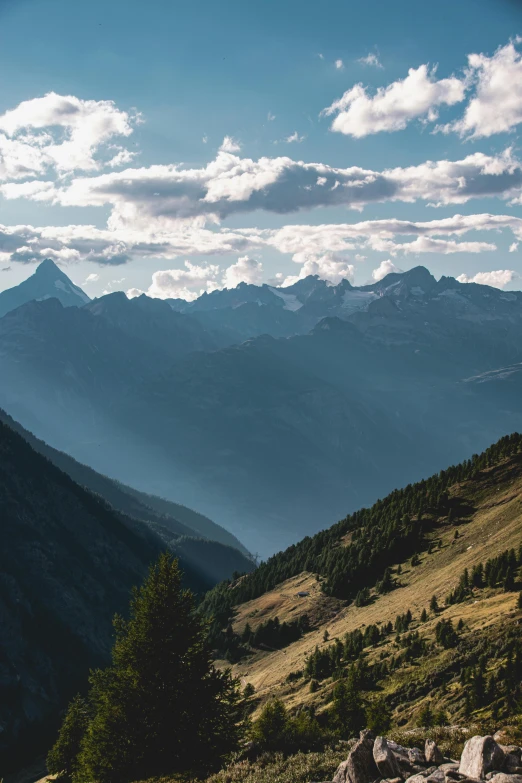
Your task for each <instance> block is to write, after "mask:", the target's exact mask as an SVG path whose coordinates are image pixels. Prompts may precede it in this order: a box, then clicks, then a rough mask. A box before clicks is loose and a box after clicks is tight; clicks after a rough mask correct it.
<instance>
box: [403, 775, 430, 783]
mask: <svg viewBox="0 0 522 783" xmlns="http://www.w3.org/2000/svg"><path fill="white" fill-rule="evenodd" d="M405 783H426V777H425V776H424V775H421V774H420V773H419V774H417V775H412V776H411V778H407V779H406V781H405Z"/></svg>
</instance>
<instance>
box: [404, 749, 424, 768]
mask: <svg viewBox="0 0 522 783" xmlns="http://www.w3.org/2000/svg"><path fill="white" fill-rule="evenodd" d="M408 758H409V760H410V761H411V763H412V764H424V763H425V762H426V759H425V758H424V753H423V752H422V750H421V749H420V748H408Z"/></svg>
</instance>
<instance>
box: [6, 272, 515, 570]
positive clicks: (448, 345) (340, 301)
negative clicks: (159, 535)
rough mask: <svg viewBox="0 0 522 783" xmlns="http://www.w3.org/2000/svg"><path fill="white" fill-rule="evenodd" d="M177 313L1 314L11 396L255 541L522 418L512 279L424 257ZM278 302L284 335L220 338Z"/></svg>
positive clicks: (291, 533)
mask: <svg viewBox="0 0 522 783" xmlns="http://www.w3.org/2000/svg"><path fill="white" fill-rule="evenodd" d="M290 289H291V290H290ZM256 297H257V299H259V302H261V304H258V303H257V299H256ZM289 297H293V298H290V299H289ZM175 304H176V306H179V302H177V303H175ZM214 305H215V306H214ZM221 305H223V306H221ZM245 308H246V310H248V313H249V314H248V317H247V318H246V319H245V320H242V311H243V309H245ZM266 308H268V309H266ZM270 308H273V311H272V310H271V309H270ZM184 309H186V312H185V313H181V314H180V313H177V312H174V311H172V309H169V305H168V303H166V302H155V301H152V300H150V299H147V297H140V298H138V299H136V300H132V301H131V302H128V301H127V300H125V299H124V298H123V297H122V295H118V296H109V297H104V298H102V299H100V300H96V301H95V302H93V303H90V304H88V305H87V306H86V307H84V308H81V309H78V308H63V307H61V306H60V304H59V303H58V302H57V301H56V300H49V301H44V302H32V303H29V304H27V305H25V306H23V307H21V308H19V309H17V310H16V311H14V312H12V313H9V314H7V315H6V316H4V318H2V319H0V372H2V377H3V378H4V379H5V383H4V384H2V386H1V388H0V405H2V406H3V407H4V408H5V409H6V410H7V411H8V412H9V413H11V414H12V415H13V416H14V417H15V418H16V419H18V420H19V421H21V423H22V424H23V425H24V426H26V427H28V428H29V429H30V430H31V431H33V432H34V433H35V434H36V435H37V436H38V437H41V438H43V439H44V440H46V441H47V442H49V443H51V444H52V445H53V446H54V447H56V448H59V449H60V450H63V451H65V452H67V453H69V454H71V455H72V456H73V457H74V458H75V459H77V460H79V461H81V462H82V463H86V464H88V465H90V466H91V467H93V468H94V469H95V470H97V471H99V472H101V473H104V474H106V475H109V476H110V477H111V478H113V479H116V480H118V481H121V482H123V483H125V484H130V485H132V486H134V487H136V488H137V489H139V490H140V491H144V492H147V493H153V494H155V495H160V496H162V497H165V498H168V499H169V500H174V501H175V502H177V503H182V504H184V505H186V506H189V507H194V508H197V509H198V511H201V512H202V513H204V514H206V515H208V516H210V517H212V518H213V519H215V520H216V521H217V522H218V523H220V524H221V525H223V526H225V527H227V528H228V529H229V530H230V531H232V532H233V533H234V534H235V535H236V536H237V537H238V538H240V539H241V540H242V541H243V542H244V543H245V544H246V546H247V547H248V549H250V550H251V551H256V552H259V553H261V554H262V555H263V556H266V555H268V554H270V553H272V552H274V551H276V550H278V549H280V548H282V547H285V546H287V545H288V544H289V543H291V542H292V541H296V540H298V539H299V538H300V537H302V536H303V535H305V534H307V533H314V532H315V531H317V529H318V526H319V525H321V524H325V523H326V522H328V521H331V520H333V519H335V518H338V517H339V516H340V515H341V514H343V513H346V511H347V510H354V509H356V508H357V507H360V506H361V505H365V504H369V503H372V502H374V501H375V500H376V498H377V497H379V496H382V495H383V494H385V493H386V492H389V491H391V490H392V489H393V488H394V487H397V486H401V485H404V484H405V483H407V482H408V481H412V480H417V479H420V478H422V477H423V476H427V475H429V474H430V473H432V472H433V471H435V470H438V469H440V468H441V467H443V466H444V465H445V464H448V463H450V462H455V461H459V460H461V459H464V458H466V457H467V456H469V455H470V454H471V453H473V451H479V450H481V449H483V448H485V447H486V446H487V444H488V443H491V442H492V441H494V440H496V439H497V438H498V437H500V436H501V435H502V434H503V433H505V432H509V431H512V430H514V429H522V411H521V409H520V405H519V388H518V387H519V385H520V380H521V379H522V374H521V373H520V372H519V368H520V366H521V365H522V347H521V346H522V294H521V293H519V292H510V293H506V292H503V291H499V290H497V289H493V288H490V287H488V286H479V285H475V284H462V283H459V282H458V281H456V280H454V279H452V278H442V279H441V280H440V281H436V280H435V278H433V277H432V275H430V273H429V272H428V271H427V270H426V269H424V268H423V267H417V268H416V269H412V270H410V271H409V272H406V273H404V274H392V275H388V276H387V277H386V278H384V279H383V280H381V281H379V282H378V283H375V284H372V285H371V286H363V287H361V288H355V287H353V286H351V285H350V283H348V282H347V281H343V282H342V283H340V284H339V285H338V286H328V285H326V283H324V282H322V281H319V280H317V278H313V277H312V278H307V279H306V280H302V281H299V283H296V285H295V286H291V287H290V288H289V289H283V290H281V289H275V288H274V289H272V288H271V287H270V286H264V287H263V286H261V287H256V286H238V288H237V289H233V290H225V291H219V292H214V293H212V294H208V295H206V296H202V297H200V299H198V300H196V302H195V303H191V304H190V305H189V304H187V307H186V308H184ZM272 312H277V314H278V317H279V315H281V314H285V315H284V316H283V317H284V318H285V319H287V318H294V316H295V317H296V318H297V317H298V316H299V318H301V317H302V318H303V319H304V320H303V321H302V322H300V323H301V326H299V325H297V326H295V325H294V327H292V336H279V337H273V336H270V335H267V334H263V335H260V336H258V337H255V338H253V339H248V340H246V341H244V342H241V343H240V344H238V345H226V343H227V342H231V341H232V339H233V337H232V332H234V330H236V331H235V333H236V335H237V334H238V333H241V335H242V336H241V338H238V339H241V340H242V339H243V337H244V335H245V334H246V333H248V331H249V330H250V329H251V328H253V327H252V323H253V321H252V317H253V316H252V313H260V314H261V315H260V319H261V321H260V323H259V324H258V326H259V328H261V327H262V326H263V323H261V322H262V321H263V320H264V319H265V316H266V317H267V319H268V321H269V322H270V323H272V324H273V327H274V329H275V330H277V329H279V328H280V326H281V325H284V324H283V321H282V320H279V321H278V320H277V318H275V316H274V317H272V315H271V313H272ZM202 314H203V315H204V316H205V317H207V316H209V317H210V316H212V318H217V319H218V320H217V321H216V322H215V323H213V325H212V328H210V327H208V326H204V325H202V323H201V322H200V323H198V321H197V318H199V316H200V315H202ZM219 314H222V315H223V317H224V319H225V320H224V321H223V319H221V322H220V325H219V328H218V322H219V319H220V318H221V316H220V315H219ZM299 314H301V315H299ZM305 316H306V318H305ZM234 319H237V320H236V321H234ZM274 319H275V320H274ZM305 322H306V329H305V333H303V334H299V333H298V332H299V331H300V329H301V328H304V327H302V324H304V323H305ZM314 324H315V325H314ZM310 327H312V328H310ZM256 328H257V327H256ZM285 329H286V326H285ZM224 334H225V336H223V335H224ZM181 335H183V336H181ZM211 344H212V346H213V347H211V348H209V347H208V346H210V345H211ZM205 346H206V347H205Z"/></svg>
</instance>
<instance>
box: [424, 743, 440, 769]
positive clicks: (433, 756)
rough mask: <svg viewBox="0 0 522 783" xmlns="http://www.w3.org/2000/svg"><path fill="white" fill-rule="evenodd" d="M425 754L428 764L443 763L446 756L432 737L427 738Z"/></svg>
mask: <svg viewBox="0 0 522 783" xmlns="http://www.w3.org/2000/svg"><path fill="white" fill-rule="evenodd" d="M424 755H425V757H426V761H427V762H428V764H442V763H443V761H444V756H443V755H442V753H441V751H440V750H439V748H438V746H437V744H436V742H434V740H432V739H427V740H426V743H425V745H424ZM443 771H444V770H443Z"/></svg>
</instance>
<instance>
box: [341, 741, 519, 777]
mask: <svg viewBox="0 0 522 783" xmlns="http://www.w3.org/2000/svg"><path fill="white" fill-rule="evenodd" d="M480 781H488V783H522V748H519V747H517V746H515V745H500V744H499V743H498V742H497V741H496V740H495V739H494V738H493V737H490V736H487V737H471V739H469V740H468V741H467V742H466V744H465V746H464V750H463V751H462V755H461V758H460V761H457V760H455V759H450V758H446V757H445V756H444V754H443V753H442V752H441V750H440V749H439V748H438V747H437V745H436V743H435V742H434V741H433V740H431V739H427V740H426V743H425V746H424V749H421V748H405V747H403V746H402V745H398V744H397V743H396V742H393V741H392V740H387V739H386V738H385V737H375V736H374V735H373V734H372V733H371V732H370V731H363V732H361V735H360V738H359V740H357V742H356V743H355V745H353V747H352V749H351V750H350V752H349V754H348V757H347V759H346V761H343V762H342V764H340V765H339V767H338V768H337V771H336V773H335V776H334V778H333V783H381V782H382V783H404V782H405V783H480Z"/></svg>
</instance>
